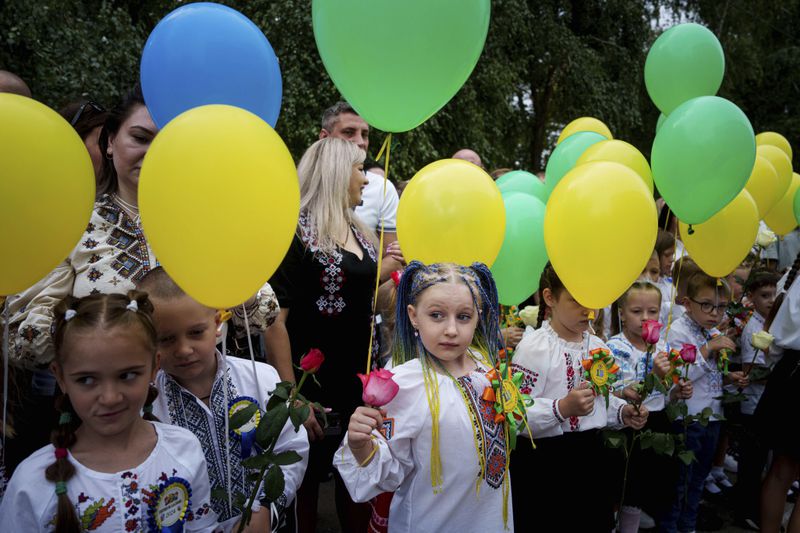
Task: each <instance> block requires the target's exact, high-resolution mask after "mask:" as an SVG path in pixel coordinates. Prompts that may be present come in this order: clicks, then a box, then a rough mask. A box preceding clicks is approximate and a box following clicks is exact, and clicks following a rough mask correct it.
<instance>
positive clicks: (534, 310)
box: [519, 305, 539, 328]
mask: <svg viewBox="0 0 800 533" xmlns="http://www.w3.org/2000/svg"><path fill="white" fill-rule="evenodd" d="M519 318H520V320H522V322H523V323H524V324H525V325H526V326H530V327H532V328H535V327H536V326H537V325H538V324H536V321H537V320H538V318H539V306H538V305H526V306H525V308H524V309H522V310H521V311H520V312H519Z"/></svg>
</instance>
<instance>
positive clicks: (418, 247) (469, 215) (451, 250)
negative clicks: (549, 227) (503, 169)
mask: <svg viewBox="0 0 800 533" xmlns="http://www.w3.org/2000/svg"><path fill="white" fill-rule="evenodd" d="M505 230H506V211H505V205H504V204H503V197H502V196H501V194H500V189H498V188H497V185H496V184H495V183H494V181H493V180H492V178H491V177H490V176H489V175H488V174H487V173H486V172H484V170H483V169H482V168H480V167H478V166H475V165H473V164H472V163H469V162H467V161H462V160H460V159H442V160H440V161H435V162H433V163H431V164H430V165H427V166H426V167H424V168H422V169H421V170H420V171H419V172H417V174H416V175H415V176H414V177H413V178H412V179H411V181H410V182H409V183H408V185H407V186H406V188H405V190H404V191H403V196H401V197H400V204H399V205H398V207H397V239H398V241H400V245H401V246H402V247H403V255H404V256H405V258H406V259H407V260H409V261H410V260H412V259H416V260H418V261H422V262H423V263H425V264H431V263H441V262H452V263H457V264H459V265H470V264H472V263H473V262H475V261H478V262H481V263H485V264H486V265H487V266H492V264H493V263H494V260H495V259H496V258H497V254H498V253H499V252H500V247H501V246H502V245H503V239H504V237H505ZM531 231H533V230H531Z"/></svg>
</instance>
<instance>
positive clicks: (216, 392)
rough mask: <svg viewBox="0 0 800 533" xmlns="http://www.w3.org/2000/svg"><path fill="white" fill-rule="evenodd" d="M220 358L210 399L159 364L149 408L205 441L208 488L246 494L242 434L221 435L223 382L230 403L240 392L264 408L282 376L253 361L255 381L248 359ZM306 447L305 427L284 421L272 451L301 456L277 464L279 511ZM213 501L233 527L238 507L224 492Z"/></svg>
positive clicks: (301, 471)
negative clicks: (279, 472)
mask: <svg viewBox="0 0 800 533" xmlns="http://www.w3.org/2000/svg"><path fill="white" fill-rule="evenodd" d="M224 361H225V362H223V358H222V355H221V354H220V353H219V352H217V375H216V377H215V378H214V385H213V386H212V388H211V397H210V398H209V405H206V404H205V403H203V402H202V401H201V400H200V399H199V398H197V397H196V396H195V395H193V394H192V393H191V392H189V391H188V390H186V389H185V388H183V387H181V386H180V385H179V384H178V382H177V381H175V380H174V379H173V378H172V377H171V376H170V375H169V374H167V373H166V372H164V371H163V370H160V371H159V372H158V375H157V376H156V388H158V392H159V394H158V397H157V398H156V401H155V402H153V414H154V415H156V416H157V417H158V418H159V419H160V420H162V421H164V422H169V423H172V424H175V425H178V426H180V427H183V428H186V429H188V430H189V431H191V432H192V433H194V435H195V436H196V437H197V438H198V439H199V440H200V444H201V445H202V447H203V453H204V454H205V461H206V463H207V465H208V477H209V481H210V483H211V488H212V490H215V489H222V490H225V491H226V492H230V494H231V498H233V497H234V496H235V494H236V492H239V493H242V494H245V495H249V494H250V491H251V490H252V488H253V487H252V484H250V483H247V482H246V481H245V475H246V473H247V472H246V471H245V469H244V468H242V464H241V462H242V442H241V438H240V437H238V436H234V435H233V434H232V433H229V435H230V438H225V417H226V416H228V408H227V407H226V405H225V391H224V388H223V387H225V385H227V388H228V391H227V396H228V405H232V404H233V403H234V402H235V400H237V399H238V398H241V397H243V396H244V397H247V398H248V399H249V400H251V401H253V402H254V403H258V402H259V401H263V402H264V403H262V404H261V405H262V409H263V405H266V402H268V401H269V398H270V394H268V392H271V391H273V390H275V385H277V384H278V383H279V382H280V381H281V380H280V378H279V377H278V373H277V372H276V371H275V369H274V368H272V367H271V366H269V365H267V364H264V363H260V362H256V375H257V381H256V377H255V376H254V375H253V366H252V365H253V363H252V362H251V361H247V360H245V359H240V358H237V357H226V358H225V360H224ZM226 370H227V372H225V371H226ZM259 391H260V393H259ZM259 396H261V398H259ZM308 449H309V445H308V435H307V434H306V430H305V428H304V427H303V426H300V429H299V431H298V432H295V430H294V426H292V424H291V422H288V421H287V422H286V425H285V426H284V427H283V431H281V434H280V437H278V443H277V445H276V446H275V451H276V452H278V453H280V452H283V451H288V450H293V451H295V452H297V453H298V454H299V455H300V456H301V457H302V458H303V460H302V461H300V462H298V463H294V464H291V465H287V466H283V467H281V470H283V476H284V480H285V483H286V486H285V488H284V491H283V496H282V497H281V498H280V499H279V501H276V502H272V504H273V505H274V506H275V507H276V511H278V512H280V511H281V510H283V508H285V507H286V506H287V505H289V504H290V503H291V502H292V501H293V500H294V496H295V493H296V492H297V488H298V487H299V486H300V483H301V482H302V480H303V476H304V475H305V472H306V466H307V465H308ZM228 454H230V455H228ZM228 463H230V470H231V472H230V478H231V486H230V487H229V486H228V482H227V479H228V466H227V465H228ZM211 505H212V507H213V509H214V511H215V512H216V513H217V514H218V515H219V520H220V525H221V526H222V527H223V529H224V531H231V530H232V528H233V527H234V526H235V525H236V522H237V521H238V518H239V516H240V515H241V509H238V508H235V507H234V508H232V507H229V505H228V499H227V498H224V499H218V498H213V497H212V499H211ZM260 507H261V506H260V505H259V503H258V500H257V501H256V503H255V505H254V507H253V510H254V511H257V510H258V509H260Z"/></svg>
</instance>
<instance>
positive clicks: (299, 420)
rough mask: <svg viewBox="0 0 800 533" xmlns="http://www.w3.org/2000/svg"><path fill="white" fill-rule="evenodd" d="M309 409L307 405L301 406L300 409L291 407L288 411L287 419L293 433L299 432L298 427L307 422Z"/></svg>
mask: <svg viewBox="0 0 800 533" xmlns="http://www.w3.org/2000/svg"><path fill="white" fill-rule="evenodd" d="M310 411H311V409H310V408H309V407H308V405H301V406H300V407H296V406H292V407H291V408H290V409H289V418H291V420H292V425H293V426H294V430H295V431H299V429H300V426H302V425H303V423H304V422H305V421H306V420H308V415H309V413H310Z"/></svg>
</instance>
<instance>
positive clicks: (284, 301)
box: [264, 136, 378, 533]
mask: <svg viewBox="0 0 800 533" xmlns="http://www.w3.org/2000/svg"><path fill="white" fill-rule="evenodd" d="M364 157H365V154H364V151H363V150H362V149H360V147H359V146H358V145H357V143H354V142H347V141H345V140H342V139H339V138H336V137H333V136H329V137H326V138H323V139H321V140H319V141H317V142H315V143H314V144H312V145H311V147H309V149H308V150H306V153H305V154H304V155H303V157H302V159H301V160H300V163H299V165H298V167H297V171H298V174H299V177H300V219H299V221H298V224H297V232H296V234H295V236H294V240H293V241H292V244H291V246H290V247H289V251H288V253H287V254H286V257H285V258H284V260H283V263H282V264H281V266H280V267H279V268H278V271H277V272H276V273H275V274H274V275H273V277H272V279H271V280H270V284H271V285H272V287H273V288H274V289H275V293H276V294H277V296H278V301H279V302H280V307H281V311H280V314H279V316H278V319H277V320H276V322H275V325H274V326H272V327H271V328H269V329H268V330H267V332H266V333H265V336H264V337H265V341H266V344H267V351H268V354H269V357H268V362H269V363H270V364H272V365H273V366H274V367H275V368H277V369H278V372H279V374H280V375H281V378H282V379H284V380H290V381H295V373H294V370H293V368H292V364H293V363H294V364H295V365H297V364H298V362H299V360H300V358H301V357H302V356H303V355H304V354H305V353H307V352H308V351H309V350H310V349H311V348H318V349H320V350H322V352H323V353H324V355H325V363H324V364H323V365H322V367H321V369H320V370H319V372H318V373H317V375H316V377H317V380H318V381H319V383H320V386H317V385H316V384H315V383H313V382H310V381H307V382H306V383H305V386H304V390H303V394H304V395H305V396H306V397H307V398H309V399H310V400H313V401H316V402H319V403H320V404H322V406H323V407H325V408H328V409H330V410H331V411H330V413H329V414H328V424H329V425H328V428H327V429H326V430H323V429H322V426H321V425H320V424H319V423H318V421H317V419H316V418H315V416H314V413H312V414H311V416H310V417H309V419H308V421H306V429H307V430H308V436H309V440H310V441H311V452H310V455H309V462H308V470H307V471H306V476H305V479H304V480H303V484H302V485H301V487H300V489H299V490H298V492H297V507H298V508H297V516H298V522H299V523H298V526H299V530H300V531H301V532H303V533H306V532H313V531H315V528H316V519H317V500H318V493H319V484H320V482H322V481H325V480H327V479H329V475H330V472H331V470H332V464H333V453H334V452H335V450H336V448H337V447H338V446H339V443H340V442H341V441H342V436H343V434H344V424H346V421H347V420H349V419H350V415H351V414H353V411H355V409H356V407H357V406H359V405H361V403H362V401H361V383H360V382H359V380H358V379H357V377H356V374H357V373H359V372H362V373H363V372H364V371H365V369H366V361H367V352H368V347H369V340H370V332H371V327H372V297H373V292H374V290H375V276H376V275H377V270H378V267H377V260H378V255H377V253H378V252H377V239H376V238H375V234H374V231H373V228H372V227H370V226H367V225H366V224H365V223H364V222H362V221H361V220H360V218H359V217H358V215H357V214H355V213H354V212H353V209H352V208H353V207H354V206H357V205H358V204H359V203H360V202H361V199H362V194H363V191H364V188H365V187H366V186H367V178H366V177H365V175H364V173H363V171H362V169H363V162H364ZM375 347H377V343H376V344H375ZM334 476H335V480H336V510H337V513H338V515H339V521H340V523H341V526H342V531H353V532H357V531H366V526H367V521H368V520H369V506H368V505H366V504H355V503H353V502H352V500H351V499H350V495H349V494H348V492H347V489H346V488H345V486H344V484H343V483H342V480H341V478H340V477H339V476H338V474H337V473H334Z"/></svg>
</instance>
